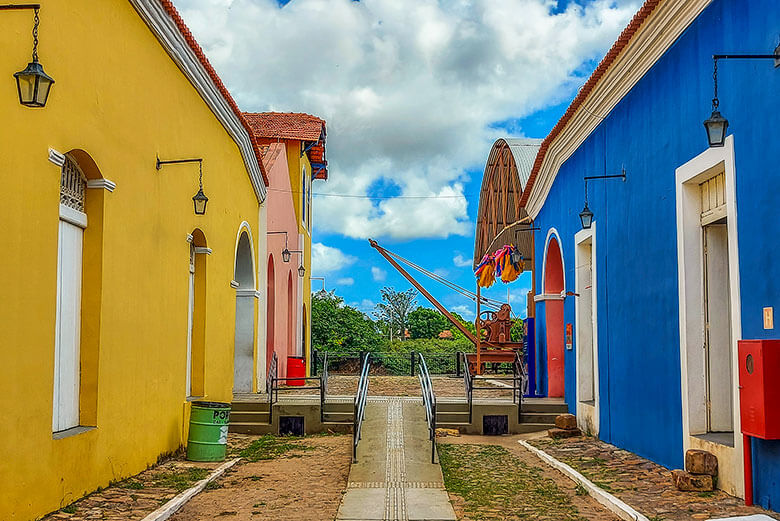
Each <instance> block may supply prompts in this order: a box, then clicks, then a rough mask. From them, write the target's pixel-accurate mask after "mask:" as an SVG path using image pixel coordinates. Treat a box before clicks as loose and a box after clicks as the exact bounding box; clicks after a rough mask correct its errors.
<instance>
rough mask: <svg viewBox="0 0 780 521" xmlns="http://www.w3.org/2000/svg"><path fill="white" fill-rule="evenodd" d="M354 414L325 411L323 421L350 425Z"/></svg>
mask: <svg viewBox="0 0 780 521" xmlns="http://www.w3.org/2000/svg"><path fill="white" fill-rule="evenodd" d="M354 416H355V414H354V413H352V412H328V411H325V415H324V418H325V421H326V422H333V423H349V424H350V425H351V424H352V423H353V421H354Z"/></svg>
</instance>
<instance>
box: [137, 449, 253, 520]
mask: <svg viewBox="0 0 780 521" xmlns="http://www.w3.org/2000/svg"><path fill="white" fill-rule="evenodd" d="M240 460H241V458H236V459H232V460H230V461H227V462H225V463H223V464H222V465H220V466H219V467H217V468H216V469H215V470H214V472H212V473H211V474H209V476H208V477H207V478H204V479H202V480H200V481H198V482H197V483H195V485H193V486H192V487H190V488H188V489H187V490H185V491H184V492H182V493H181V494H179V495H178V496H176V497H174V498H173V499H171V500H170V501H168V502H167V503H165V504H164V505H163V506H161V507H160V508H158V509H157V510H155V511H154V512H152V513H151V514H149V515H148V516H146V517H145V518H143V519H142V520H141V521H163V520H165V519H168V518H169V517H171V516H172V515H173V514H175V513H176V511H178V510H179V509H180V508H181V507H183V506H184V504H185V503H187V501H189V500H190V499H192V498H193V497H195V496H196V495H198V494H199V493H200V492H201V491H202V490H203V489H204V488H206V485H208V484H209V483H211V482H212V481H214V480H215V479H217V478H218V477H220V476H221V475H222V474H224V473H225V471H226V470H227V469H229V468H230V467H232V466H233V465H235V464H236V463H238V462H239V461H240Z"/></svg>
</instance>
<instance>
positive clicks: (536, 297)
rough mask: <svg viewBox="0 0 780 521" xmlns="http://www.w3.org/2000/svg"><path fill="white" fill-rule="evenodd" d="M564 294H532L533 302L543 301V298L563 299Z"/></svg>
mask: <svg viewBox="0 0 780 521" xmlns="http://www.w3.org/2000/svg"><path fill="white" fill-rule="evenodd" d="M565 299H566V296H565V295H561V294H560V293H541V294H539V295H534V302H543V301H545V300H565Z"/></svg>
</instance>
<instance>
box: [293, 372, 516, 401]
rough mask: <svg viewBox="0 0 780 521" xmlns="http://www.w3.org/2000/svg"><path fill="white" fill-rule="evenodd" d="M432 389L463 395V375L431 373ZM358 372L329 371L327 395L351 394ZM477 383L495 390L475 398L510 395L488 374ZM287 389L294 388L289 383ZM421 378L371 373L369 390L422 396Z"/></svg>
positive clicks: (441, 393)
mask: <svg viewBox="0 0 780 521" xmlns="http://www.w3.org/2000/svg"><path fill="white" fill-rule="evenodd" d="M431 380H432V381H433V389H434V391H435V393H436V396H437V397H456V398H460V397H465V396H466V392H465V390H464V386H463V379H462V378H457V377H450V376H434V377H432V378H431ZM357 381H358V377H357V376H345V375H331V376H330V377H329V378H328V396H339V395H347V396H349V395H354V394H355V390H356V389H357ZM479 386H481V387H486V386H491V387H495V390H490V391H484V390H475V391H474V398H488V397H502V398H507V397H509V398H511V397H512V391H511V390H510V389H505V388H503V387H501V386H497V385H495V384H494V383H491V381H490V378H489V377H487V378H485V379H484V380H480V381H479ZM290 390H291V391H292V390H295V388H294V387H291V388H290ZM420 392H421V391H420V381H419V379H418V378H417V377H416V376H373V375H372V376H371V377H370V378H369V384H368V394H369V395H371V396H421V394H420ZM318 393H319V391H318V390H304V391H298V394H318Z"/></svg>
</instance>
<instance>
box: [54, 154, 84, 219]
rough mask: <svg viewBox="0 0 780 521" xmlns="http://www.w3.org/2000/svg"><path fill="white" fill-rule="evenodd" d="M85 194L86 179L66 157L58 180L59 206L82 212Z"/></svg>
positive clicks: (79, 169) (73, 162) (77, 166)
mask: <svg viewBox="0 0 780 521" xmlns="http://www.w3.org/2000/svg"><path fill="white" fill-rule="evenodd" d="M86 192H87V178H86V176H84V172H82V171H81V168H79V165H77V164H76V162H75V161H73V160H72V159H71V158H69V157H67V156H66V157H65V163H63V165H62V178H61V179H60V204H64V205H65V206H67V207H69V208H73V209H74V210H78V211H79V212H83V211H84V196H85V194H86Z"/></svg>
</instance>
